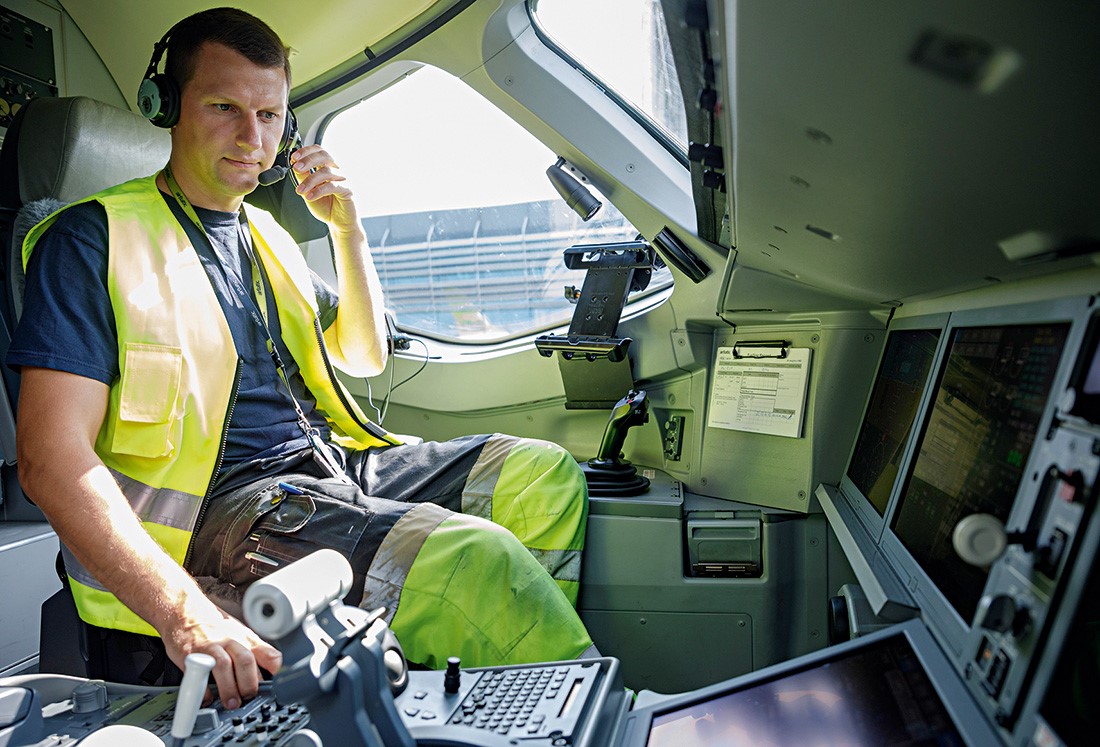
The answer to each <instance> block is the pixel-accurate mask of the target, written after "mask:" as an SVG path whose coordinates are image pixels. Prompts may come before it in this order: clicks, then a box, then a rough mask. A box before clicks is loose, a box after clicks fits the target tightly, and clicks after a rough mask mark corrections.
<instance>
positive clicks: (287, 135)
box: [277, 109, 294, 153]
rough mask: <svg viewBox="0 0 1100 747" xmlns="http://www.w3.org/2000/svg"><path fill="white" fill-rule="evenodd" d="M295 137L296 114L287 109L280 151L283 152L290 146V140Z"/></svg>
mask: <svg viewBox="0 0 1100 747" xmlns="http://www.w3.org/2000/svg"><path fill="white" fill-rule="evenodd" d="M293 137H294V115H292V114H291V113H290V110H289V109H288V110H287V115H286V116H285V117H283V138H282V140H280V141H279V150H278V151H277V152H278V153H282V152H283V151H285V150H286V149H287V148H289V147H290V141H291V140H292V139H293Z"/></svg>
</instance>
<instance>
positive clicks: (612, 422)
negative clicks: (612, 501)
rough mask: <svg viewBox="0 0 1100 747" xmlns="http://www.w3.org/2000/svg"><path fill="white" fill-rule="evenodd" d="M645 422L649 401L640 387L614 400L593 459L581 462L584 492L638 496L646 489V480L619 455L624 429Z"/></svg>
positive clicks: (624, 437) (623, 439)
mask: <svg viewBox="0 0 1100 747" xmlns="http://www.w3.org/2000/svg"><path fill="white" fill-rule="evenodd" d="M648 421H649V400H648V399H646V394H645V391H644V390H641V389H638V390H634V389H632V390H630V391H629V392H627V395H626V396H625V397H623V398H622V399H620V400H619V401H618V402H617V403H615V407H614V408H613V409H612V410H611V417H610V418H609V419H608V421H607V427H606V428H605V429H604V432H603V440H602V441H600V450H599V452H598V453H597V454H596V456H595V458H593V459H590V460H588V461H587V462H585V463H583V464H582V465H581V469H582V470H584V476H585V478H586V479H587V480H588V494H589V495H594V496H620V497H626V496H631V495H641V494H642V493H644V492H646V491H647V490H649V480H648V479H646V478H645V477H642V476H641V475H639V474H638V470H637V468H636V467H634V466H633V465H632V464H631V463H630V462H628V461H626V460H625V459H623V458H622V450H623V443H624V442H625V441H626V434H627V432H628V431H629V430H630V429H631V428H633V427H634V426H636V425H641V424H642V423H645V422H648Z"/></svg>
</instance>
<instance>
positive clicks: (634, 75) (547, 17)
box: [528, 0, 688, 153]
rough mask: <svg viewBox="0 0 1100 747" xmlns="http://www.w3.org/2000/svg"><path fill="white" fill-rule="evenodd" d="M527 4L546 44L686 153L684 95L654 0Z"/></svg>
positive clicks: (541, 0)
mask: <svg viewBox="0 0 1100 747" xmlns="http://www.w3.org/2000/svg"><path fill="white" fill-rule="evenodd" d="M528 7H529V8H530V9H531V11H532V18H533V19H534V21H535V28H536V29H538V30H539V32H540V35H541V36H542V37H543V40H544V41H546V42H547V43H548V44H549V45H550V46H551V48H553V49H555V51H557V52H558V54H560V55H561V56H563V57H564V58H565V59H566V60H567V61H569V62H570V63H572V64H573V65H574V66H576V67H577V68H578V69H580V70H581V71H583V72H584V73H585V74H587V75H588V76H589V77H591V78H592V79H593V80H595V81H596V82H597V83H599V85H600V86H601V87H602V88H604V89H605V90H606V91H607V92H608V94H609V95H611V96H612V98H614V99H616V100H617V101H618V102H619V104H620V105H622V106H624V107H626V108H627V109H629V110H632V111H633V112H634V113H635V114H637V115H639V117H640V118H641V119H644V120H645V121H647V122H648V123H649V124H650V125H651V129H655V130H656V132H655V133H654V134H655V135H658V137H659V139H661V140H663V141H664V142H665V144H666V146H671V148H672V149H673V150H679V151H680V152H681V153H686V152H687V142H688V136H687V115H686V114H685V111H684V97H683V94H682V93H681V91H680V84H679V81H678V80H677V77H676V66H675V64H674V62H673V59H672V47H671V45H670V44H669V39H668V28H667V27H666V25H665V17H664V13H663V12H662V11H661V3H660V0H599V2H592V0H528ZM611 29H613V30H614V31H613V32H611V33H609V31H608V30H611Z"/></svg>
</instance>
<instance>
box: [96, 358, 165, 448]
mask: <svg viewBox="0 0 1100 747" xmlns="http://www.w3.org/2000/svg"><path fill="white" fill-rule="evenodd" d="M123 351H124V356H123V365H122V379H121V381H120V382H119V385H118V386H119V395H118V414H117V417H116V418H115V423H114V426H115V432H114V438H113V439H112V441H111V448H112V450H113V451H115V452H116V453H119V454H132V455H134V456H140V457H150V458H155V457H163V456H168V455H170V454H171V453H172V452H173V451H174V450H175V448H176V446H177V444H175V443H173V438H175V439H176V440H178V436H176V432H177V430H178V426H179V416H178V414H177V401H178V399H179V394H180V375H181V372H182V370H183V351H182V350H181V349H180V348H177V347H173V346H170V345H153V344H149V343H133V342H127V343H125V345H124V348H123Z"/></svg>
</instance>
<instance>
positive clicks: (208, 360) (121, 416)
mask: <svg viewBox="0 0 1100 747" xmlns="http://www.w3.org/2000/svg"><path fill="white" fill-rule="evenodd" d="M86 199H87V200H98V201H99V202H100V203H102V204H103V206H104V208H105V209H106V212H107V225H108V230H109V236H110V247H109V253H108V269H107V285H108V290H109V292H110V296H111V306H112V308H113V311H114V317H115V323H116V325H117V327H118V356H119V359H118V363H119V371H120V376H119V378H118V379H117V380H116V381H114V382H113V383H112V385H111V390H110V397H109V401H108V406H107V414H106V417H105V418H104V420H103V426H102V427H101V429H100V432H99V436H98V438H97V440H96V444H95V449H96V453H97V454H98V455H99V457H100V458H101V459H102V460H103V462H104V464H106V465H107V467H108V468H109V469H110V470H111V472H112V473H113V474H114V476H115V479H116V480H117V481H118V483H119V486H120V487H121V488H122V491H123V493H124V494H125V495H126V497H127V498H128V499H129V501H130V505H131V506H132V507H133V509H134V511H135V513H137V515H138V518H139V519H140V520H141V521H142V523H143V525H144V526H145V528H146V530H148V532H149V534H150V535H152V536H153V538H154V539H155V540H156V541H157V542H159V543H160V545H161V546H162V547H164V549H165V550H166V551H167V552H168V554H169V555H171V556H172V557H173V558H174V559H175V560H176V562H178V563H180V564H181V565H182V564H183V562H184V560H185V558H186V556H187V552H188V548H189V546H190V543H191V539H192V536H193V534H194V530H195V528H196V524H197V522H198V520H199V518H200V513H201V510H202V507H203V503H204V501H205V499H206V495H207V491H208V490H209V487H210V483H211V481H212V480H213V479H214V475H215V470H216V468H217V466H218V463H219V461H220V459H221V456H222V451H223V448H224V439H225V429H226V426H227V424H228V420H229V413H230V408H231V404H232V401H233V398H234V396H235V395H236V391H235V386H236V385H237V380H238V376H237V368H238V366H239V362H238V360H237V352H236V349H235V348H234V346H233V339H232V337H231V335H230V331H229V325H228V323H227V322H226V319H225V316H224V314H223V313H222V308H221V305H220V304H219V303H218V299H217V296H216V295H215V293H214V289H213V287H212V286H211V284H210V281H209V279H208V277H207V275H206V271H205V270H204V269H203V266H202V263H201V262H200V260H199V255H198V254H197V253H196V252H195V249H194V247H192V245H191V242H190V240H189V239H188V238H187V234H186V233H185V232H184V230H183V228H182V227H181V226H180V224H179V222H178V221H177V220H176V218H175V216H174V215H173V213H172V211H171V210H170V209H169V208H168V206H167V204H166V203H165V201H164V198H163V197H162V196H161V194H160V191H159V190H158V189H157V186H156V182H155V177H152V176H150V177H146V178H143V179H136V180H134V181H130V182H126V183H125V184H121V185H119V186H117V187H112V188H111V189H108V190H105V191H103V192H100V193H98V194H95V195H92V196H91V197H88V198H86ZM246 213H247V215H248V218H249V224H250V225H251V229H252V242H253V247H254V248H255V250H256V255H257V257H258V258H259V260H260V262H261V263H262V264H263V266H264V269H265V270H266V272H267V276H268V279H269V281H270V284H271V288H272V292H273V295H274V297H275V301H276V302H277V305H278V312H279V322H280V324H281V325H282V334H283V340H284V342H285V343H286V346H287V348H288V349H289V350H290V352H291V354H292V355H293V356H294V360H295V361H296V362H297V363H298V366H299V369H300V371H301V375H302V377H303V379H304V380H305V383H306V386H307V387H309V390H310V392H311V393H312V394H313V396H314V397H315V398H316V400H317V406H318V407H319V408H320V409H321V410H322V411H323V412H324V413H325V414H326V416H327V417H328V419H329V422H330V424H331V426H332V431H333V440H334V441H337V442H339V443H342V444H344V445H346V446H350V447H353V448H367V447H370V446H379V445H390V444H396V443H400V441H399V440H398V439H397V438H396V437H394V436H391V435H390V434H388V433H386V431H385V430H383V429H382V428H380V427H379V426H377V425H375V424H374V423H372V422H370V421H369V420H368V419H367V418H366V416H365V415H364V414H363V413H362V411H361V410H360V409H359V407H358V406H357V405H356V404H355V402H354V400H353V399H352V398H351V396H350V394H349V393H348V392H347V390H345V389H344V387H343V385H342V384H341V383H340V382H339V381H338V380H337V379H336V376H335V372H334V371H333V369H332V366H331V364H330V363H329V361H328V358H327V356H326V354H325V347H324V339H323V337H324V335H323V332H322V330H321V327H320V323H319V321H318V320H317V299H316V297H315V296H314V293H313V284H312V281H311V279H310V273H309V271H308V269H307V267H306V263H305V259H304V258H303V257H302V254H301V252H300V251H299V249H298V246H297V244H296V243H295V242H294V239H293V238H292V237H291V236H290V235H289V234H288V233H287V232H286V231H284V230H283V229H282V228H281V227H280V226H279V225H278V224H277V223H276V222H275V220H274V219H273V218H272V217H271V216H270V215H269V214H267V213H265V212H263V211H262V210H259V209H256V208H253V207H251V206H249V207H248V208H247V210H246ZM59 214H60V213H55V214H54V215H52V216H50V217H49V218H47V219H46V220H44V221H43V222H42V223H39V224H38V225H37V226H35V227H34V229H32V230H31V232H30V233H29V234H28V235H27V239H26V241H25V242H24V244H23V263H24V266H25V265H26V263H27V260H28V259H29V258H30V256H31V253H32V252H33V250H34V245H35V243H36V242H37V241H38V239H39V238H40V237H41V236H42V234H43V232H44V231H45V230H46V229H47V228H48V227H49V226H50V225H51V224H52V223H53V221H54V220H55V219H56V217H57V215H59ZM275 375H276V374H275V371H274V368H273V369H272V376H275ZM288 406H289V404H288ZM63 553H64V556H65V565H66V571H67V573H68V575H69V581H70V585H71V587H72V591H73V596H74V598H75V600H76V606H77V610H78V611H79V612H80V616H81V618H82V619H83V620H85V621H86V622H89V623H91V624H93V625H98V626H100V627H104V628H114V629H117V630H127V631H130V632H135V633H144V634H148V635H156V631H155V630H154V629H153V627H152V626H150V625H149V624H148V623H147V622H145V621H144V620H143V619H142V618H140V617H139V616H138V615H136V614H134V613H133V612H131V611H130V610H129V609H128V608H127V607H126V606H124V605H123V604H122V603H121V602H120V601H118V599H117V598H116V597H115V596H114V595H113V594H111V593H110V592H109V591H107V590H106V589H105V588H104V587H103V586H102V585H101V584H99V583H98V582H97V581H96V580H95V578H93V577H92V576H91V574H90V573H88V571H87V570H86V569H84V568H83V567H81V566H80V564H79V563H78V562H77V561H76V559H75V558H74V557H73V555H72V554H71V553H69V552H67V551H64V550H63Z"/></svg>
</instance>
